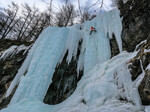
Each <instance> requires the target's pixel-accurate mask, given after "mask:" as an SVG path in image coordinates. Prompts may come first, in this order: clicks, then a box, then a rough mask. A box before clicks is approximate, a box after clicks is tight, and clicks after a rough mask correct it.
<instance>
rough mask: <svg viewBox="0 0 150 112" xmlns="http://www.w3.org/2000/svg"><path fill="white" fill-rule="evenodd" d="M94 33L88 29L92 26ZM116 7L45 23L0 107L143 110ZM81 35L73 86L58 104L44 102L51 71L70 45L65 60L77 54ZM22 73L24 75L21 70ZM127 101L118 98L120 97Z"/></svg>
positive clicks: (41, 111) (37, 111)
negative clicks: (115, 51) (113, 47)
mask: <svg viewBox="0 0 150 112" xmlns="http://www.w3.org/2000/svg"><path fill="white" fill-rule="evenodd" d="M92 25H93V26H94V27H95V28H96V30H97V33H94V32H93V33H92V34H91V35H89V32H90V27H91V26H92ZM121 30H122V25H121V19H120V16H119V11H118V10H113V11H110V12H106V13H103V14H100V15H98V16H97V17H96V18H95V19H93V20H92V21H87V22H85V23H84V24H81V25H74V26H72V27H63V28H58V27H48V28H47V29H45V30H44V31H43V32H42V34H41V35H40V37H39V38H38V39H37V41H36V42H35V44H34V45H33V47H32V49H31V50H30V53H29V54H28V57H27V59H26V60H25V61H24V63H23V65H22V67H21V68H20V69H19V71H18V74H17V75H16V77H15V79H14V80H13V82H12V83H11V85H10V87H9V89H8V91H7V94H6V97H8V96H9V95H10V94H11V92H12V90H13V89H14V87H15V86H16V85H17V84H18V83H19V85H18V88H17V90H16V92H15V94H14V96H13V98H12V99H11V102H10V104H9V106H8V107H7V108H6V109H3V110H1V111H0V112H135V111H139V110H142V109H143V107H142V106H141V101H140V98H139V94H138V92H137V86H136V85H137V84H136V83H137V82H132V81H131V77H130V72H129V70H128V69H127V66H126V62H127V61H128V60H129V59H131V58H132V57H133V56H134V55H135V54H134V53H133V54H129V53H126V52H122V42H121V36H120V35H121ZM113 33H114V35H115V37H116V40H117V43H118V46H119V50H120V52H121V53H120V54H119V55H118V56H116V57H114V58H112V59H111V60H109V59H110V57H111V55H110V54H111V52H110V44H109V41H110V38H112V34H113ZM81 40H82V42H83V43H82V46H81V52H80V55H79V61H78V71H79V70H82V69H83V70H84V76H83V77H82V79H81V80H80V82H79V84H78V86H77V88H76V90H75V92H74V93H73V95H71V96H70V97H69V98H68V99H67V100H65V101H64V102H62V103H60V104H58V105H53V106H52V105H47V104H44V103H43V99H44V96H45V94H46V92H47V90H48V87H49V85H50V84H51V82H52V77H53V73H54V71H55V67H56V66H57V64H58V63H61V61H62V59H63V57H64V55H65V53H66V52H67V50H68V57H67V61H68V63H69V62H70V61H71V59H72V57H76V55H77V49H78V43H79V41H81ZM25 73H26V75H25V76H24V74H25ZM120 98H121V99H125V100H126V101H120V100H119V99H120Z"/></svg>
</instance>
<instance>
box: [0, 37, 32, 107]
mask: <svg viewBox="0 0 150 112" xmlns="http://www.w3.org/2000/svg"><path fill="white" fill-rule="evenodd" d="M21 44H22V43H19V42H14V41H10V40H0V52H1V51H4V50H6V49H8V48H9V47H10V46H12V45H21ZM28 45H30V43H28ZM23 53H24V51H21V52H19V53H18V54H16V55H14V56H12V57H8V58H6V59H5V60H4V61H3V60H0V109H2V108H4V107H6V106H7V105H8V103H9V102H10V99H11V97H12V95H13V94H11V95H10V97H8V98H5V94H6V91H7V89H8V87H9V85H10V83H11V81H12V80H13V79H14V77H15V75H16V73H17V71H18V69H19V68H20V66H21V65H22V63H23V61H24V59H25V58H26V55H27V53H26V54H24V55H23ZM14 91H15V90H14ZM13 93H14V92H13Z"/></svg>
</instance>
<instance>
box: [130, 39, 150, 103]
mask: <svg viewBox="0 0 150 112" xmlns="http://www.w3.org/2000/svg"><path fill="white" fill-rule="evenodd" d="M149 48H150V41H149V40H147V41H145V42H143V43H142V44H141V45H139V46H138V47H137V51H138V52H137V55H136V56H135V57H134V58H133V59H131V60H130V61H129V62H128V68H129V69H130V73H131V77H132V80H135V79H136V78H137V77H138V76H139V75H141V73H144V78H143V79H142V82H141V83H140V85H139V87H138V90H139V94H140V97H141V101H142V104H143V105H150V68H147V66H148V65H149V64H150V49H149ZM142 70H143V71H142Z"/></svg>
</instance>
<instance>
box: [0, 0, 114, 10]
mask: <svg viewBox="0 0 150 112" xmlns="http://www.w3.org/2000/svg"><path fill="white" fill-rule="evenodd" d="M12 1H13V2H15V3H18V4H22V3H28V4H29V5H30V6H34V5H35V6H36V7H38V8H39V9H40V10H41V11H43V10H45V9H46V6H47V5H46V4H45V3H44V2H42V0H0V7H7V6H8V4H11V2H12ZM49 1H50V0H45V2H49ZM69 1H71V3H73V4H75V5H76V7H77V6H78V2H77V1H78V0H69ZM96 1H97V0H80V5H81V6H82V7H84V6H87V5H88V6H91V5H92V4H93V3H95V2H96ZM62 3H63V0H53V5H54V6H56V7H58V6H60V4H62ZM104 4H105V5H104V9H105V10H110V9H111V7H110V5H111V0H104ZM99 6H100V5H97V7H99ZM106 6H107V7H106ZM53 8H54V7H53ZM91 9H92V8H91ZM54 10H57V9H55V8H54Z"/></svg>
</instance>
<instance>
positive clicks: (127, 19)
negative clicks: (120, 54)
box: [120, 0, 150, 52]
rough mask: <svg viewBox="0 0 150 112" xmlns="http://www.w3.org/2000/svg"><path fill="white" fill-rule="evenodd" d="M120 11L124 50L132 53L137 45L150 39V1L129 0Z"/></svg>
mask: <svg viewBox="0 0 150 112" xmlns="http://www.w3.org/2000/svg"><path fill="white" fill-rule="evenodd" d="M120 11H121V17H123V20H122V23H123V31H122V40H123V49H124V50H126V51H128V52H132V51H134V49H135V47H136V45H137V44H139V43H140V42H141V41H143V40H145V39H147V38H150V32H149V31H150V16H149V15H150V0H128V2H127V3H126V4H124V5H123V6H122V7H120Z"/></svg>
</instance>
